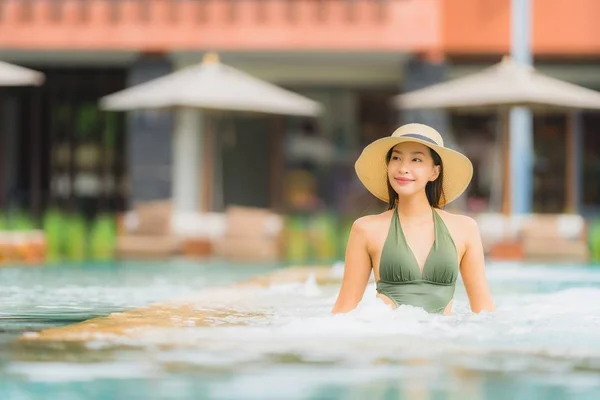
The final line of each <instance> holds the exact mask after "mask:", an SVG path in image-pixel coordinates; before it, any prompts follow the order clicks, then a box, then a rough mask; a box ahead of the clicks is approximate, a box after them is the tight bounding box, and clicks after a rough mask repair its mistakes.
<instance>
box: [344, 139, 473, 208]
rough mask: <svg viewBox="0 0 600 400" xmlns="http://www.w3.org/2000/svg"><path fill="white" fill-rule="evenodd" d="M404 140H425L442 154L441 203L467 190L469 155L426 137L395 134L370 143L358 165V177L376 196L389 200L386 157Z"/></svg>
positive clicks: (470, 175) (419, 141)
mask: <svg viewBox="0 0 600 400" xmlns="http://www.w3.org/2000/svg"><path fill="white" fill-rule="evenodd" d="M404 142H415V143H421V144H422V145H425V146H427V147H429V148H431V149H433V150H435V152H436V153H438V154H439V155H440V158H441V159H442V164H443V166H444V183H443V190H444V196H443V197H442V198H441V199H440V205H441V206H443V205H446V204H448V203H450V202H452V201H454V200H456V199H457V198H458V197H459V196H460V195H461V194H462V193H463V192H464V191H465V190H466V189H467V187H468V186H469V183H470V182H471V179H472V178H473V164H472V163H471V161H470V160H469V159H468V158H467V157H466V156H465V155H463V154H461V153H459V152H458V151H455V150H452V149H449V148H447V147H443V146H438V145H435V144H432V143H430V142H427V141H425V140H420V139H416V138H408V137H393V136H392V137H385V138H382V139H378V140H376V141H374V142H373V143H371V144H369V145H368V146H367V147H365V149H364V150H363V151H362V153H361V155H360V157H358V160H356V163H355V164H354V169H355V170H356V174H357V175H358V179H360V181H361V182H362V184H363V185H364V186H365V187H366V188H367V190H368V191H369V192H371V193H372V194H373V195H374V196H375V197H377V198H378V199H380V200H382V201H385V202H388V201H389V194H388V188H387V182H388V175H387V164H386V160H385V157H386V155H387V153H388V152H389V151H390V149H391V148H392V147H394V146H396V145H398V144H400V143H404Z"/></svg>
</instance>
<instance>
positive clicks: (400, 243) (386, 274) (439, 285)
mask: <svg viewBox="0 0 600 400" xmlns="http://www.w3.org/2000/svg"><path fill="white" fill-rule="evenodd" d="M432 212H433V225H434V230H435V240H434V242H433V246H432V247H431V250H430V252H429V255H428V256H427V259H426V261H425V266H424V267H423V274H422V275H421V271H420V269H419V265H418V264H417V260H416V259H415V256H414V254H413V252H412V250H411V249H410V247H409V246H408V243H407V242H406V238H405V237H404V232H403V231H402V226H401V224H400V217H399V216H398V210H397V209H395V210H394V214H393V216H392V223H391V224H390V230H389V232H388V236H387V238H386V240H385V244H384V245H383V249H382V251H381V261H380V265H379V278H380V279H379V281H378V282H377V293H381V294H383V295H385V296H387V297H389V298H390V299H391V300H392V301H393V302H394V303H395V304H396V306H398V305H401V304H407V305H411V306H416V307H422V308H424V309H425V310H426V311H427V312H430V313H442V312H444V310H445V309H446V306H447V305H448V304H449V303H450V301H451V300H452V297H453V296H454V288H455V286H456V279H457V277H458V256H457V252H456V246H455V244H454V241H453V240H452V237H451V236H450V233H449V232H448V229H447V228H446V225H445V224H444V221H443V220H442V217H440V216H439V214H438V213H437V212H436V211H435V210H433V209H432Z"/></svg>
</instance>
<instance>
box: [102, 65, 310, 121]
mask: <svg viewBox="0 0 600 400" xmlns="http://www.w3.org/2000/svg"><path fill="white" fill-rule="evenodd" d="M100 106H101V107H102V108H104V109H106V110H114V111H125V110H132V109H148V108H165V107H194V108H201V109H209V110H210V109H213V110H230V111H250V112H259V113H268V114H283V115H302V116H315V115H318V114H319V113H320V112H321V105H320V104H319V103H317V102H315V101H313V100H310V99H308V98H306V97H304V96H301V95H299V94H297V93H293V92H290V91H288V90H285V89H283V88H280V87H278V86H276V85H273V84H271V83H268V82H265V81H263V80H260V79H257V78H255V77H252V76H250V75H248V74H246V73H244V72H242V71H239V70H237V69H235V68H232V67H229V66H227V65H224V64H221V63H220V62H218V58H217V57H216V56H214V55H207V56H206V57H205V59H204V61H203V62H202V63H200V64H197V65H194V66H191V67H187V68H184V69H181V70H179V71H176V72H173V73H170V74H168V75H165V76H163V77H160V78H157V79H154V80H151V81H149V82H146V83H142V84H140V85H137V86H134V87H131V88H128V89H125V90H122V91H120V92H117V93H114V94H111V95H108V96H105V97H103V98H102V99H101V100H100Z"/></svg>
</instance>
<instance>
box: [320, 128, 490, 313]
mask: <svg viewBox="0 0 600 400" xmlns="http://www.w3.org/2000/svg"><path fill="white" fill-rule="evenodd" d="M355 167H356V173H357V174H358V178H359V179H360V181H361V182H362V183H363V185H365V187H366V188H367V189H368V190H369V191H370V192H371V193H372V194H373V195H374V196H375V197H377V198H379V199H380V200H383V201H385V202H387V203H388V211H386V212H383V213H381V214H378V215H369V216H366V217H362V218H359V219H358V220H356V221H355V222H354V224H353V226H352V229H351V231H350V237H349V239H348V244H347V248H346V260H345V270H344V277H343V280H342V287H341V290H340V293H339V295H338V298H337V301H336V303H335V305H334V307H333V310H332V313H344V312H348V311H350V310H352V309H354V308H356V306H357V305H358V303H359V302H360V301H361V299H362V297H363V294H364V292H365V288H366V286H367V283H368V280H369V277H370V275H371V269H372V270H373V273H374V276H375V281H376V283H377V297H378V298H380V299H382V300H383V301H384V302H385V303H386V304H389V305H390V306H392V307H394V308H396V307H397V306H399V305H402V304H407V305H412V306H416V307H421V308H423V309H425V310H426V311H428V312H431V313H444V314H449V313H451V311H452V299H453V297H454V289H455V285H456V280H457V277H458V273H459V271H460V273H461V275H462V280H463V282H464V285H465V288H466V291H467V295H468V297H469V303H470V305H471V310H472V311H473V312H476V313H477V312H480V311H495V306H494V303H493V301H492V298H491V295H490V290H489V288H488V283H487V279H486V276H485V264H484V255H483V247H482V244H481V237H480V234H479V229H478V227H477V224H476V222H475V221H474V220H473V219H471V218H469V217H466V216H462V215H456V214H451V213H449V212H446V211H442V210H441V209H440V207H442V206H444V205H446V204H448V203H450V202H451V201H453V200H455V199H456V198H457V197H458V196H460V194H461V193H462V192H463V191H464V190H465V189H466V188H467V186H468V184H469V182H470V181H471V178H472V176H473V166H472V164H471V162H470V161H469V159H468V158H467V157H465V156H464V155H462V154H460V153H458V152H456V151H454V150H451V149H448V148H446V147H444V142H443V140H442V137H441V135H440V134H439V133H438V132H437V131H436V130H435V129H433V128H431V127H429V126H427V125H422V124H408V125H404V126H401V127H400V128H398V129H397V130H396V131H395V132H394V133H393V134H392V135H391V136H390V137H386V138H383V139H379V140H376V141H375V142H373V143H371V144H370V145H368V146H367V147H366V148H365V149H364V150H363V152H362V154H361V155H360V157H359V158H358V160H357V161H356V165H355Z"/></svg>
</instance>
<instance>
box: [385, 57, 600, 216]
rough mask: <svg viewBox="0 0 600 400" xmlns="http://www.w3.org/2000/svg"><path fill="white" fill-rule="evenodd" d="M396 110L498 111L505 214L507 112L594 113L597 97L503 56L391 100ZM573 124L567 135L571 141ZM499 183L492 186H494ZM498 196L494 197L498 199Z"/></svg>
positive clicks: (599, 103)
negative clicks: (522, 108)
mask: <svg viewBox="0 0 600 400" xmlns="http://www.w3.org/2000/svg"><path fill="white" fill-rule="evenodd" d="M393 103H394V105H395V106H396V107H397V108H403V109H447V110H455V111H460V110H473V111H475V110H490V111H500V112H501V113H500V125H501V128H500V129H501V130H502V140H503V147H504V155H503V159H504V162H503V164H504V172H503V175H504V178H503V183H502V187H503V189H502V197H503V200H502V204H503V206H502V209H503V212H504V213H505V214H507V215H508V214H510V213H511V206H510V200H509V199H510V186H509V184H508V178H507V177H508V173H509V168H510V167H509V162H510V156H509V153H508V147H509V143H510V134H509V129H508V126H509V124H508V115H509V110H510V108H512V107H516V106H525V107H528V108H530V109H531V110H532V111H543V112H548V111H558V110H563V111H564V110H582V109H583V110H585V109H587V110H595V109H600V93H599V92H596V91H594V90H590V89H587V88H584V87H581V86H577V85H574V84H571V83H568V82H565V81H561V80H559V79H555V78H551V77H549V76H547V75H544V74H541V73H539V72H537V71H536V70H535V69H534V68H533V67H531V66H527V65H523V64H520V63H518V62H515V61H513V60H512V59H510V58H509V57H504V58H503V60H502V61H501V62H500V63H498V64H496V65H493V66H491V67H488V68H486V69H484V70H482V71H481V72H478V73H474V74H472V75H468V76H465V77H462V78H457V79H454V80H451V81H447V82H443V83H439V84H435V85H431V86H428V87H426V88H423V89H419V90H415V91H412V92H409V93H405V94H402V95H398V96H396V97H394V98H393ZM572 129H573V124H569V132H567V133H568V135H569V136H570V137H571V138H573V137H574V131H573V130H572ZM576 157H577V151H576V148H575V145H574V139H572V140H567V146H566V158H567V160H568V165H569V167H568V168H567V175H568V176H569V178H568V179H567V180H566V186H567V187H566V188H565V191H566V193H567V208H568V209H569V211H572V210H574V209H575V207H576V206H575V192H576V189H575V187H576V185H577V184H576V179H575V172H574V171H575V168H574V167H573V165H574V163H575V161H574V160H575V158H576ZM498 186H499V185H494V187H498ZM498 197H499V196H498Z"/></svg>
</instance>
